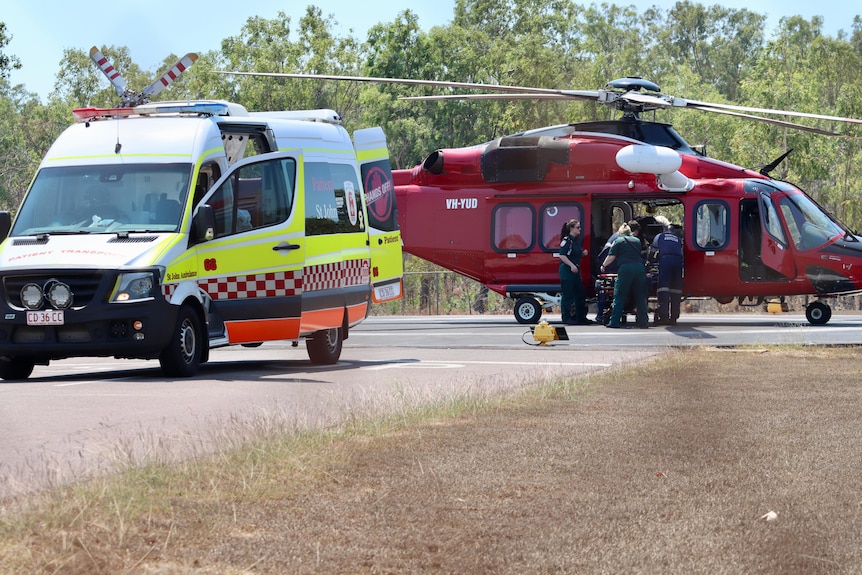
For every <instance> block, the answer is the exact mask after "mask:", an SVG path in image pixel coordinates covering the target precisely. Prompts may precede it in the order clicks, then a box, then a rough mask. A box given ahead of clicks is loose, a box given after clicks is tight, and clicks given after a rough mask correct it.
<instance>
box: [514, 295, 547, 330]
mask: <svg viewBox="0 0 862 575" xmlns="http://www.w3.org/2000/svg"><path fill="white" fill-rule="evenodd" d="M541 317H542V306H541V305H539V302H537V301H536V300H535V299H533V298H531V297H522V298H519V299H518V301H516V302H515V319H516V320H518V323H530V324H533V323H539V318H541Z"/></svg>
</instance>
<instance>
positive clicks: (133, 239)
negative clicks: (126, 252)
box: [108, 236, 159, 244]
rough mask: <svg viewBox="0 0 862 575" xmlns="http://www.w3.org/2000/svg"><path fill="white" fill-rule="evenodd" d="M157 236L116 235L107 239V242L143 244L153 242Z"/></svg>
mask: <svg viewBox="0 0 862 575" xmlns="http://www.w3.org/2000/svg"><path fill="white" fill-rule="evenodd" d="M157 239H159V236H117V237H113V238H111V239H109V240H108V243H109V244H145V243H149V242H154V241H156V240H157Z"/></svg>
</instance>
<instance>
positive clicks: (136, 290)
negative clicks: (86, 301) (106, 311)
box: [111, 272, 157, 302]
mask: <svg viewBox="0 0 862 575" xmlns="http://www.w3.org/2000/svg"><path fill="white" fill-rule="evenodd" d="M156 285H157V282H156V278H155V277H154V276H153V272H130V273H123V274H120V275H119V276H118V277H117V285H116V287H115V288H114V293H113V294H112V295H111V301H112V302H127V301H138V300H142V299H149V298H152V297H154V296H155V293H154V290H155V287H156Z"/></svg>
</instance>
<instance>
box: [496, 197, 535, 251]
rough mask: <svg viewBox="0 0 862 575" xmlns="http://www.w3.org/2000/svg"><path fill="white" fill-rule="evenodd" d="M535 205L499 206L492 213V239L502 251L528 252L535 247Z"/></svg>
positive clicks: (498, 249) (497, 248)
mask: <svg viewBox="0 0 862 575" xmlns="http://www.w3.org/2000/svg"><path fill="white" fill-rule="evenodd" d="M534 215H535V214H534V212H533V207H532V206H530V205H528V204H507V205H503V206H498V207H497V208H496V209H495V210H494V213H493V215H492V222H493V229H492V230H491V234H492V236H491V240H492V241H493V243H494V249H496V250H497V251H501V252H526V251H529V250H530V248H532V247H533V221H534Z"/></svg>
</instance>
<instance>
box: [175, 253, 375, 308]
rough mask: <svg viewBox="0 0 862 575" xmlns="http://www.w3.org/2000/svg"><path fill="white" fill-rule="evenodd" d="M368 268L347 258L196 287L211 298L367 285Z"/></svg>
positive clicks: (205, 281)
mask: <svg viewBox="0 0 862 575" xmlns="http://www.w3.org/2000/svg"><path fill="white" fill-rule="evenodd" d="M370 267H371V264H370V261H369V260H348V261H346V262H336V263H332V264H322V265H317V266H308V267H306V268H304V269H303V270H302V271H294V272H271V273H266V274H251V275H244V276H227V277H218V278H206V279H202V280H198V286H200V288H201V289H202V290H204V291H205V292H207V293H208V294H209V295H210V297H211V298H213V299H214V300H230V299H248V298H263V297H284V296H294V295H300V294H301V293H302V292H303V291H317V290H325V289H338V288H341V287H348V286H356V285H366V284H368V282H369V276H370ZM177 285H178V284H175V283H171V284H164V285H163V286H162V293H164V295H165V298H167V299H170V298H171V297H172V296H173V294H174V291H176V288H177Z"/></svg>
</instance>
